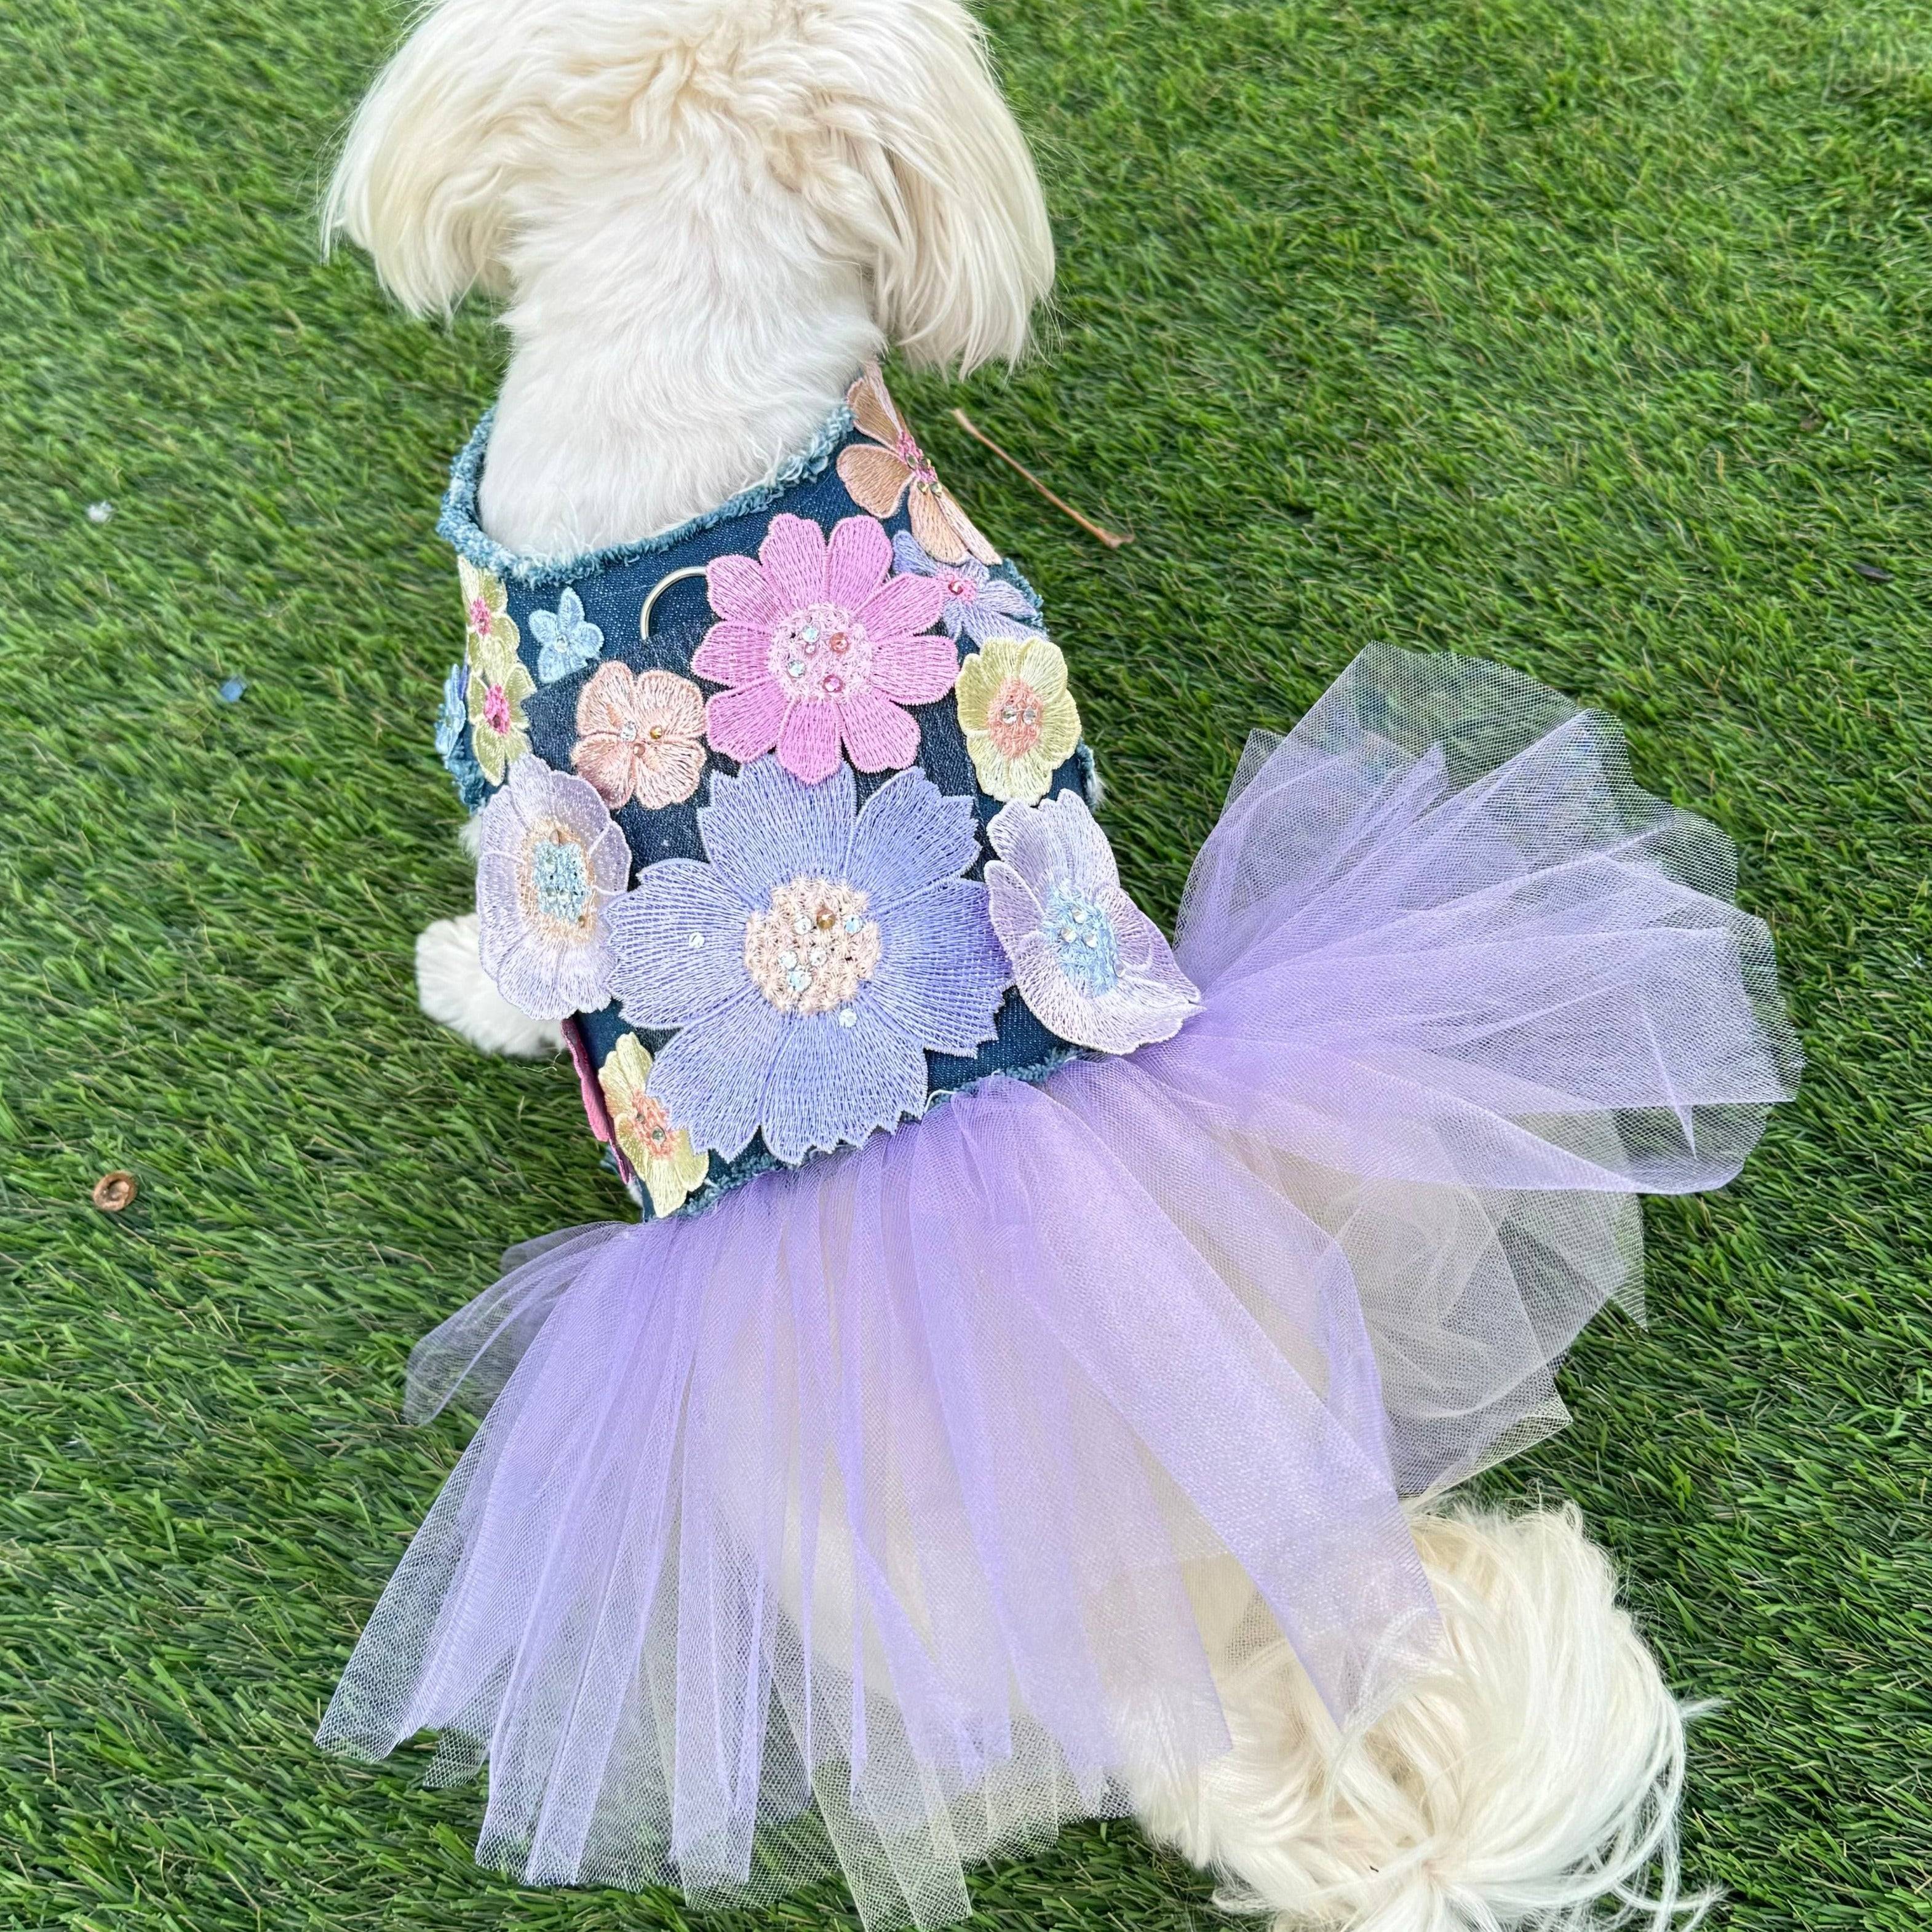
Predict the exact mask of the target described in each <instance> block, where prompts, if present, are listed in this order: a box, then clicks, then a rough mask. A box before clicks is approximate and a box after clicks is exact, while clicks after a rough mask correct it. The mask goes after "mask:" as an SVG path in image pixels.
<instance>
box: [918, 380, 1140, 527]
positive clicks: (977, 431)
mask: <svg viewBox="0 0 1932 1932" xmlns="http://www.w3.org/2000/svg"><path fill="white" fill-rule="evenodd" d="M953 421H954V422H956V423H957V424H958V425H959V427H960V428H962V429H963V430H964V431H965V432H966V434H968V436H970V437H971V438H972V439H973V440H974V442H975V443H984V444H985V445H986V447H987V448H988V449H990V450H991V451H992V452H993V454H994V455H995V456H997V457H998V458H999V459H1000V460H1001V462H1002V463H1004V464H1006V466H1007V468H1008V469H1017V470H1018V471H1019V473H1020V474H1021V475H1022V476H1024V477H1025V478H1026V480H1027V481H1028V482H1029V483H1031V484H1032V485H1033V487H1034V488H1035V489H1036V490H1038V491H1039V492H1040V494H1041V495H1042V496H1044V497H1045V498H1046V500H1047V501H1048V502H1049V503H1051V504H1052V505H1053V507H1054V508H1055V509H1056V510H1059V511H1064V513H1065V514H1067V515H1068V516H1070V517H1072V518H1073V520H1074V521H1075V522H1076V523H1078V524H1079V526H1080V527H1081V528H1082V529H1083V530H1085V532H1087V534H1088V535H1089V536H1090V537H1093V538H1096V539H1097V541H1100V542H1101V543H1103V544H1106V546H1107V547H1108V548H1109V550H1118V549H1119V548H1120V547H1121V544H1130V543H1132V542H1133V540H1134V538H1133V532H1132V531H1131V530H1130V531H1128V532H1126V533H1125V534H1124V535H1123V534H1122V533H1121V532H1119V531H1118V530H1104V529H1102V528H1101V527H1100V525H1099V524H1098V523H1095V522H1094V520H1093V518H1092V517H1083V516H1082V514H1080V512H1079V511H1078V510H1076V508H1074V507H1073V505H1072V504H1071V503H1070V502H1068V501H1067V499H1066V498H1065V497H1064V496H1055V494H1054V493H1053V492H1052V490H1049V488H1048V487H1046V484H1044V483H1043V482H1042V481H1040V478H1038V477H1037V476H1036V475H1034V473H1033V472H1032V471H1031V469H1028V467H1027V466H1026V465H1025V463H1022V462H1021V461H1020V460H1019V459H1018V458H1016V457H1011V456H1009V455H1007V452H1005V451H1004V449H1001V447H1000V446H999V445H998V443H995V441H994V440H993V439H992V437H990V436H989V435H988V434H986V431H984V430H983V429H982V428H980V426H979V425H978V424H977V423H976V422H974V420H973V419H972V418H971V416H968V414H967V413H966V412H965V410H954V411H953Z"/></svg>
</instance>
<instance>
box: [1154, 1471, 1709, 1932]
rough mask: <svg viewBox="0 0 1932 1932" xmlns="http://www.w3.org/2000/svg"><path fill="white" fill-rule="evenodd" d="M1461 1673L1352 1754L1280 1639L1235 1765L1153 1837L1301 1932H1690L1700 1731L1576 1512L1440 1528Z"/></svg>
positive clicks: (1282, 1927) (1448, 1661)
mask: <svg viewBox="0 0 1932 1932" xmlns="http://www.w3.org/2000/svg"><path fill="white" fill-rule="evenodd" d="M1414 1529H1415V1537H1416V1542H1417V1545H1418V1548H1419V1550H1420V1551H1421V1556H1422V1559H1423V1563H1424V1568H1426V1569H1427V1571H1428V1574H1429V1578H1430V1583H1432V1585H1433V1586H1434V1589H1435V1592H1436V1599H1437V1601H1438V1603H1439V1605H1440V1607H1441V1610H1442V1622H1443V1626H1444V1631H1445V1637H1446V1640H1447V1641H1446V1643H1445V1646H1444V1648H1443V1650H1442V1654H1441V1658H1440V1661H1439V1664H1438V1665H1437V1667H1436V1668H1435V1669H1434V1670H1433V1671H1432V1672H1431V1673H1430V1674H1429V1675H1428V1676H1426V1677H1425V1678H1424V1679H1421V1680H1420V1681H1418V1682H1415V1683H1412V1685H1409V1687H1408V1688H1407V1689H1406V1691H1404V1693H1403V1695H1402V1696H1401V1697H1400V1699H1399V1700H1397V1701H1396V1702H1395V1703H1393V1704H1392V1705H1391V1706H1390V1707H1389V1708H1388V1709H1386V1710H1385V1712H1383V1713H1382V1715H1380V1716H1379V1717H1378V1718H1376V1719H1375V1720H1374V1721H1373V1722H1372V1723H1370V1724H1367V1726H1366V1727H1364V1729H1362V1730H1361V1731H1360V1732H1359V1733H1350V1734H1346V1735H1345V1734H1343V1733H1340V1732H1339V1731H1338V1730H1337V1728H1336V1727H1335V1725H1334V1722H1333V1721H1332V1720H1331V1718H1329V1716H1328V1713H1327V1712H1326V1711H1325V1709H1324V1708H1323V1706H1322V1704H1321V1702H1320V1700H1319V1699H1318V1698H1317V1697H1316V1694H1315V1691H1314V1689H1313V1686H1312V1685H1310V1682H1309V1681H1308V1679H1307V1676H1306V1675H1305V1674H1304V1673H1303V1672H1302V1670H1301V1668H1300V1667H1299V1665H1298V1664H1297V1663H1296V1662H1295V1655H1294V1652H1292V1650H1291V1649H1289V1646H1288V1645H1287V1644H1286V1643H1285V1642H1283V1640H1281V1639H1280V1638H1279V1637H1276V1638H1275V1639H1274V1640H1273V1641H1272V1642H1271V1643H1267V1644H1265V1646H1262V1648H1261V1649H1259V1650H1257V1651H1256V1652H1253V1654H1252V1655H1249V1656H1247V1658H1245V1659H1244V1661H1240V1662H1238V1663H1236V1664H1232V1665H1231V1666H1230V1667H1229V1669H1228V1670H1227V1671H1226V1674H1225V1675H1224V1676H1223V1681H1222V1682H1221V1686H1220V1688H1221V1691H1222V1696H1223V1703H1224V1705H1225V1706H1226V1711H1227V1715H1228V1721H1229V1728H1230V1730H1231V1732H1232V1736H1233V1741H1234V1748H1233V1749H1232V1751H1229V1753H1228V1754H1227V1755H1226V1757H1222V1758H1220V1759H1218V1760H1215V1761H1214V1763H1211V1764H1210V1765H1208V1766H1206V1767H1205V1768H1204V1769H1202V1770H1200V1771H1199V1772H1196V1773H1194V1774H1193V1775H1192V1776H1190V1777H1189V1778H1187V1779H1185V1780H1177V1779H1175V1778H1166V1779H1164V1780H1158V1781H1150V1783H1149V1785H1148V1787H1147V1788H1145V1789H1144V1790H1142V1792H1141V1793H1139V1794H1138V1796H1139V1803H1138V1804H1137V1807H1136V1808H1137V1810H1138V1811H1139V1815H1140V1817H1141V1820H1142V1824H1143V1825H1144V1826H1145V1828H1146V1829H1148V1832H1150V1833H1151V1835H1152V1836H1154V1838H1157V1839H1158V1840H1160V1841H1163V1842H1164V1843H1169V1844H1171V1845H1172V1846H1175V1849H1178V1850H1179V1851H1181V1852H1183V1853H1184V1855H1186V1856H1187V1857H1188V1858H1190V1859H1192V1860H1193V1861H1194V1862H1195V1863H1196V1864H1203V1865H1207V1866H1210V1867H1214V1868H1215V1869H1217V1870H1219V1871H1220V1873H1222V1874H1223V1877H1224V1879H1225V1881H1226V1883H1225V1887H1224V1891H1223V1896H1222V1897H1221V1899H1220V1903H1222V1904H1223V1906H1226V1907H1228V1908H1229V1909H1234V1910H1237V1911H1247V1912H1270V1913H1274V1914H1275V1915H1277V1917H1276V1926H1277V1932H1291V1928H1295V1932H1299V1928H1302V1927H1349V1928H1350V1932H1475V1928H1483V1932H1491V1928H1494V1927H1499V1926H1502V1927H1510V1926H1535V1927H1538V1928H1539V1932H1565V1929H1566V1928H1571V1927H1581V1926H1583V1925H1585V1924H1601V1923H1602V1922H1604V1921H1603V1918H1602V1917H1601V1912H1600V1910H1599V1908H1600V1907H1601V1906H1605V1905H1607V1906H1610V1908H1611V1916H1612V1918H1613V1921H1616V1922H1622V1923H1626V1924H1629V1923H1635V1924H1643V1925H1645V1926H1648V1927H1653V1928H1656V1932H1666V1928H1669V1927H1679V1928H1684V1927H1688V1926H1690V1925H1693V1924H1695V1923H1696V1922H1697V1920H1698V1919H1699V1918H1701V1917H1702V1916H1703V1913H1704V1912H1705V1910H1706V1909H1707V1907H1708V1906H1709V1903H1710V1902H1711V1900H1710V1898H1709V1895H1707V1894H1697V1895H1694V1896H1693V1895H1688V1894H1685V1892H1684V1891H1682V1889H1681V1888H1680V1882H1679V1870H1678V1861H1677V1834H1676V1817H1677V1807H1678V1801H1679V1796H1680V1793H1681V1791H1682V1784H1683V1777H1684V1727H1685V1717H1686V1715H1687V1713H1686V1712H1685V1709H1684V1707H1683V1706H1680V1705H1679V1703H1678V1702H1677V1700H1676V1698H1674V1697H1673V1696H1672V1695H1671V1694H1670V1691H1669V1689H1668V1688H1667V1686H1666V1685H1665V1684H1664V1680H1663V1678H1662V1676H1661V1674H1660V1673H1659V1671H1658V1666H1657V1662H1656V1660H1655V1658H1653V1657H1652V1655H1651V1654H1650V1652H1649V1649H1648V1648H1647V1647H1646V1645H1645V1643H1644V1642H1643V1639H1642V1638H1641V1637H1640V1636H1639V1635H1638V1634H1637V1629H1636V1627H1635V1626H1634V1624H1633V1623H1632V1622H1631V1618H1630V1616H1629V1615H1628V1613H1627V1612H1625V1611H1624V1610H1621V1609H1620V1608H1619V1607H1618V1605H1617V1602H1616V1579H1615V1577H1614V1576H1613V1573H1612V1571H1611V1568H1610V1563H1609V1561H1608V1560H1607V1558H1606V1557H1605V1556H1604V1554H1603V1553H1602V1552H1601V1550H1598V1548H1597V1547H1596V1546H1595V1544H1592V1542H1591V1541H1589V1538H1587V1537H1586V1535H1584V1532H1583V1523H1582V1520H1581V1519H1580V1517H1579V1516H1578V1514H1577V1511H1576V1510H1575V1509H1574V1508H1565V1509H1562V1510H1559V1511H1535V1512H1532V1513H1529V1514H1520V1515H1517V1516H1514V1517H1506V1516H1502V1515H1497V1514H1484V1513H1478V1512H1477V1511H1474V1510H1471V1509H1467V1508H1459V1509H1457V1510H1454V1511H1447V1510H1434V1509H1432V1510H1427V1511H1418V1514H1416V1517H1415V1521H1414Z"/></svg>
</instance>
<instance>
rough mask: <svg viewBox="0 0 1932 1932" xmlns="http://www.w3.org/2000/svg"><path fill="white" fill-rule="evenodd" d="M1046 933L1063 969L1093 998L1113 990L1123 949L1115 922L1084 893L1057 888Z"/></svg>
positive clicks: (1049, 907) (1049, 906) (1048, 904)
mask: <svg viewBox="0 0 1932 1932" xmlns="http://www.w3.org/2000/svg"><path fill="white" fill-rule="evenodd" d="M1046 935H1047V937H1048V938H1049V939H1050V940H1051V941H1052V942H1053V947H1054V950H1055V953H1056V954H1057V955H1058V958H1059V961H1060V970H1061V972H1063V973H1064V974H1066V976H1067V978H1068V979H1070V980H1072V981H1073V983H1074V985H1076V986H1078V987H1079V989H1080V990H1081V991H1082V992H1083V993H1085V994H1086V995H1088V997H1089V998H1094V999H1098V998H1100V995H1102V994H1103V993H1111V992H1112V991H1113V990H1114V988H1115V986H1117V985H1118V983H1119V981H1120V977H1121V948H1120V943H1119V941H1118V940H1116V939H1115V937H1114V928H1113V925H1112V922H1111V921H1110V920H1109V919H1108V917H1107V915H1106V913H1103V911H1102V910H1100V907H1098V906H1097V905H1096V904H1094V901H1092V900H1091V899H1090V898H1087V897H1086V896H1085V895H1084V894H1082V893H1080V892H1076V891H1074V890H1073V888H1072V887H1071V886H1064V885H1060V886H1055V887H1054V889H1053V890H1052V892H1051V893H1050V894H1049V895H1048V898H1047V901H1046Z"/></svg>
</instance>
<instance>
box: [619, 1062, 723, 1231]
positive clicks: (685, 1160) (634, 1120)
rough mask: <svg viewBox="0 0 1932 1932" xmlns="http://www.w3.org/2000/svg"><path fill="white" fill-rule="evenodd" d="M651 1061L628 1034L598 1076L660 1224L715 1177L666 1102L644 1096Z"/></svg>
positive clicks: (705, 1156) (621, 1139) (706, 1156)
mask: <svg viewBox="0 0 1932 1932" xmlns="http://www.w3.org/2000/svg"><path fill="white" fill-rule="evenodd" d="M650 1071H651V1057H650V1055H649V1054H648V1053H647V1052H645V1051H644V1043H643V1041H642V1040H640V1039H638V1037H637V1035H636V1034H634V1033H627V1034H625V1035H624V1036H623V1037H622V1038H621V1039H620V1040H619V1041H618V1042H617V1044H616V1046H614V1047H613V1048H612V1049H610V1057H609V1058H607V1059H606V1060H605V1061H604V1064H603V1065H602V1066H601V1067H599V1068H598V1070H597V1084H598V1085H599V1086H600V1087H601V1088H603V1090H604V1104H605V1105H606V1106H608V1107H609V1109H610V1127H611V1131H612V1132H613V1133H614V1134H616V1137H617V1145H618V1146H619V1148H622V1150H623V1153H624V1157H625V1159H626V1160H628V1161H629V1163H631V1166H632V1167H633V1168H634V1169H635V1170H636V1172H637V1178H639V1179H640V1181H643V1184H644V1189H645V1192H646V1193H648V1194H649V1196H650V1197H651V1212H652V1214H655V1215H657V1216H658V1217H659V1218H660V1219H661V1218H662V1217H664V1216H665V1215H667V1214H676V1212H677V1211H678V1210H679V1208H682V1206H683V1205H684V1203H685V1197H686V1196H688V1194H689V1193H690V1192H691V1190H692V1189H693V1188H694V1187H699V1186H700V1185H701V1184H703V1180H704V1178H705V1176H706V1175H707V1174H709V1172H711V1157H710V1156H709V1154H699V1153H697V1152H696V1151H694V1149H693V1148H692V1147H691V1136H690V1135H688V1133H685V1130H683V1128H682V1127H673V1126H672V1125H671V1124H670V1117H669V1116H668V1115H667V1114H666V1113H665V1112H664V1103H662V1102H661V1100H653V1099H652V1097H650V1095H649V1094H646V1092H645V1091H644V1082H646V1080H647V1079H649V1077H650Z"/></svg>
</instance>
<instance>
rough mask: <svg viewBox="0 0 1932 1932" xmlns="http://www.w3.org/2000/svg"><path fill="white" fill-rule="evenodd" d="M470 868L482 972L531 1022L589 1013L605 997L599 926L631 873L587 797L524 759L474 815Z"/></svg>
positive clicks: (566, 779) (600, 807) (583, 788)
mask: <svg viewBox="0 0 1932 1932" xmlns="http://www.w3.org/2000/svg"><path fill="white" fill-rule="evenodd" d="M481 826H482V831H481V839H480V842H479V846H478V856H477V861H476V913H477V919H478V927H479V936H480V940H481V954H482V960H483V970H484V972H486V973H487V974H489V976H490V978H491V979H492V980H494V981H495V982H496V990H497V991H498V992H499V993H501V994H502V996H503V997H504V998H505V999H506V1000H508V1001H509V1002H510V1004H511V1005H512V1006H514V1007H520V1008H521V1009H522V1010H523V1011H524V1012H525V1013H529V1014H530V1015H531V1016H532V1017H533V1018H535V1019H544V1020H554V1019H563V1018H564V1017H565V1016H566V1015H568V1014H570V1013H586V1012H595V1010H596V1009H597V1008H598V1007H601V1006H603V1005H604V1004H606V1003H607V1001H608V1000H609V998H610V986H609V974H610V955H609V952H608V950H607V947H606V946H605V944H604V936H603V932H602V928H601V924H600V919H601V914H602V912H603V910H604V906H605V904H606V903H607V901H610V900H611V899H613V898H616V896H617V895H618V894H619V893H620V892H622V891H623V889H624V887H625V883H626V882H627V881H628V879H629V877H630V875H631V848H630V847H628V845H627V844H625V842H624V835H623V833H622V832H621V831H620V830H619V829H618V828H617V826H616V823H614V822H613V820H612V819H611V817H610V813H609V811H607V809H606V808H605V807H604V801H603V800H602V799H601V798H599V797H598V796H597V793H596V791H595V789H594V788H593V787H592V786H590V785H589V784H586V782H585V781H584V780H583V779H582V778H571V777H570V776H569V775H568V774H566V773H565V772H559V771H553V770H552V769H551V768H550V766H548V765H547V764H545V763H544V761H543V760H542V759H541V758H539V757H537V756H536V755H535V754H534V753H526V754H525V755H524V756H523V757H520V758H519V759H518V760H517V761H516V763H514V764H513V765H512V766H511V767H510V775H509V780H508V783H507V784H505V785H504V786H503V787H502V790H499V792H498V793H496V796H495V797H493V799H490V802H489V804H488V805H487V806H485V807H484V811H483V816H482V820H481Z"/></svg>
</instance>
